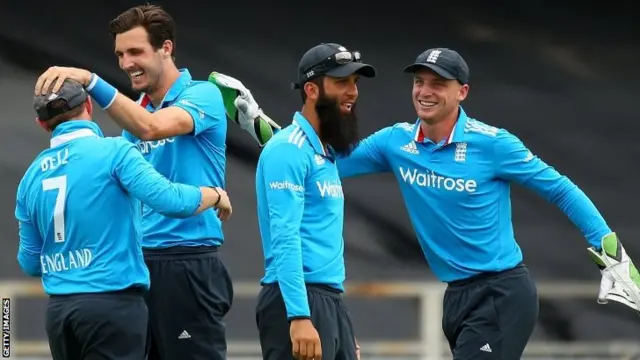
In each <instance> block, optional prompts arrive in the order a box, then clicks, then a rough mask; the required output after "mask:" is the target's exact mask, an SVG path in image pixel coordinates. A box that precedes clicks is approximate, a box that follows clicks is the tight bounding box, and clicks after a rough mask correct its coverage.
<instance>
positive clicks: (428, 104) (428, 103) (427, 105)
mask: <svg viewBox="0 0 640 360" xmlns="http://www.w3.org/2000/svg"><path fill="white" fill-rule="evenodd" d="M418 103H419V104H420V106H422V107H425V108H432V107H434V106H436V105H438V103H436V102H433V101H424V100H418Z"/></svg>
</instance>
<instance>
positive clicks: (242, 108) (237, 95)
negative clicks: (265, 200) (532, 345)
mask: <svg viewBox="0 0 640 360" xmlns="http://www.w3.org/2000/svg"><path fill="white" fill-rule="evenodd" d="M209 81H211V82H212V83H214V84H216V85H217V86H218V87H219V88H220V90H221V91H222V95H223V98H224V103H225V107H226V110H227V115H228V116H229V117H230V118H231V119H232V120H233V121H234V122H236V123H237V124H238V125H240V127H241V128H242V129H244V130H245V131H247V132H249V134H250V135H251V136H252V137H253V138H254V139H255V140H256V141H257V142H258V144H259V145H260V146H261V147H262V146H264V144H266V143H267V141H269V139H271V136H273V134H274V133H275V132H277V131H278V130H280V129H281V126H280V125H278V124H277V123H276V122H275V121H273V120H272V119H271V118H269V117H268V116H267V115H266V114H265V113H264V112H263V111H262V109H261V108H260V106H259V105H258V103H257V102H256V100H255V99H254V98H253V96H252V95H251V91H249V89H247V88H246V87H245V86H244V85H243V84H242V82H240V81H239V80H237V79H235V78H233V77H231V76H228V75H224V74H220V73H217V72H213V73H211V75H210V76H209ZM587 250H588V251H589V254H590V255H591V257H592V259H593V261H594V262H595V263H596V264H597V265H598V267H599V268H600V270H601V272H602V281H601V283H600V292H599V294H598V302H599V303H601V304H606V303H607V301H608V300H612V301H617V302H619V303H622V304H624V305H627V306H629V307H631V308H632V309H635V310H638V311H640V273H638V270H637V268H636V267H635V265H634V264H633V261H632V260H631V258H629V256H628V255H627V252H626V251H625V249H624V247H623V246H622V243H621V242H620V240H619V238H618V236H617V235H616V234H615V233H611V234H608V235H606V236H605V237H604V238H602V244H601V248H600V249H597V248H595V247H590V248H588V249H587Z"/></svg>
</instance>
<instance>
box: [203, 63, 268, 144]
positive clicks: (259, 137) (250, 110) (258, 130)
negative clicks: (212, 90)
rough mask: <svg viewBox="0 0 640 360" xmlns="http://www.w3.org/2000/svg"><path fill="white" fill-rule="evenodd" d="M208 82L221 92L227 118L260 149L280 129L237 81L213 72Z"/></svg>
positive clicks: (249, 92) (247, 90)
mask: <svg viewBox="0 0 640 360" xmlns="http://www.w3.org/2000/svg"><path fill="white" fill-rule="evenodd" d="M209 82H211V83H213V84H215V85H216V86H217V87H218V88H219V89H220V91H221V92H222V98H223V101H224V106H225V110H226V112H227V116H228V117H229V118H230V119H231V120H233V122H235V123H236V124H238V125H240V128H242V129H243V130H245V131H246V132H248V133H249V135H251V137H253V138H254V139H255V140H256V141H257V142H258V145H259V146H260V147H263V146H264V145H265V144H266V143H267V141H269V140H270V139H271V137H272V136H273V134H275V133H276V132H277V131H278V130H280V129H281V127H280V125H278V124H277V123H276V122H275V121H273V120H271V118H269V117H268V116H267V115H266V114H265V113H264V112H262V109H260V106H259V105H258V103H257V102H256V100H255V99H254V98H253V95H251V91H249V89H247V88H246V87H245V86H244V85H243V84H242V82H240V81H239V80H238V79H235V78H233V77H231V76H229V75H224V74H221V73H219V72H215V71H214V72H212V73H211V74H210V75H209Z"/></svg>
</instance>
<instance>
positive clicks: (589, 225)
mask: <svg viewBox="0 0 640 360" xmlns="http://www.w3.org/2000/svg"><path fill="white" fill-rule="evenodd" d="M338 169H339V171H340V176H341V177H342V178H346V177H351V176H358V175H364V174H371V173H379V172H389V171H390V172H393V174H394V175H395V177H396V179H397V180H398V182H399V184H400V190H401V193H402V196H403V197H404V201H405V205H406V207H407V211H408V213H409V216H410V218H411V222H412V224H413V226H414V229H415V231H416V234H417V236H418V240H419V242H420V245H421V247H422V249H423V252H424V255H425V257H426V259H427V261H428V262H429V264H430V266H431V268H432V270H433V272H434V273H435V275H436V276H437V277H438V278H439V279H440V280H441V281H444V282H451V281H454V280H460V279H465V278H469V277H471V276H473V275H476V274H479V273H482V272H491V271H502V270H506V269H509V268H512V267H514V266H516V265H517V264H518V263H520V262H521V261H522V252H521V250H520V247H519V246H518V244H517V242H516V240H515V237H514V233H513V225H512V222H511V200H510V185H509V184H510V182H516V183H518V184H521V185H523V186H524V187H526V188H528V189H530V190H533V191H535V192H536V193H538V194H539V195H540V196H542V197H543V198H544V199H546V200H547V201H549V202H551V203H553V204H555V205H556V206H558V207H559V208H560V209H561V210H562V211H563V212H564V213H565V214H566V215H567V216H568V217H569V218H570V219H571V221H572V222H573V223H574V224H575V225H576V226H577V227H578V228H579V229H580V230H581V231H582V233H583V234H584V236H585V237H586V238H587V240H588V241H589V243H590V244H591V245H594V246H597V247H598V248H599V247H600V240H601V238H602V237H603V236H604V235H606V234H608V233H609V232H611V230H610V229H609V227H608V226H607V224H606V222H605V221H604V219H603V218H602V216H601V215H600V213H599V212H598V210H597V209H596V208H595V206H594V205H593V203H592V202H591V201H590V200H589V198H587V196H586V195H585V194H584V193H583V192H582V191H581V190H580V189H579V188H578V187H577V186H576V185H575V184H574V183H572V182H571V181H570V180H569V179H568V178H567V177H565V176H563V175H561V174H560V173H558V171H556V170H555V169H553V168H552V167H551V166H549V165H547V164H546V163H545V162H544V161H542V160H540V159H539V158H538V157H537V156H535V155H534V154H533V153H532V152H531V151H529V149H527V147H525V145H524V144H523V143H522V142H521V141H520V140H519V139H518V138H517V137H516V136H514V135H512V134H510V133H509V132H507V131H506V130H504V129H498V128H496V127H493V126H489V125H487V124H484V123H482V122H480V121H478V120H475V119H472V118H469V117H467V115H466V114H465V112H464V110H463V109H462V107H460V113H459V117H458V121H457V123H456V125H455V127H454V129H453V132H452V133H451V135H450V136H449V138H448V139H446V140H443V141H441V142H440V143H438V144H435V143H433V142H432V141H430V140H429V139H426V138H425V137H424V135H423V134H422V130H421V128H420V120H418V121H416V122H415V123H414V124H410V123H398V124H396V125H394V126H390V127H387V128H384V129H382V130H379V131H378V132H376V133H374V134H372V135H370V136H369V137H367V138H366V139H364V140H363V141H362V142H361V143H360V145H359V146H358V147H357V148H356V150H355V151H354V152H353V153H352V154H351V155H350V156H349V157H348V158H345V159H340V160H339V161H338Z"/></svg>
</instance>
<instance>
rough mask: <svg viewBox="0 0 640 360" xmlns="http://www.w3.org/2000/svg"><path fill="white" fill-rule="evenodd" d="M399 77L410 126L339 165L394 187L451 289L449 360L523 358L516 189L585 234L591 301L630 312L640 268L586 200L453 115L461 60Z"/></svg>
mask: <svg viewBox="0 0 640 360" xmlns="http://www.w3.org/2000/svg"><path fill="white" fill-rule="evenodd" d="M405 72H407V73H410V74H412V75H413V91H412V99H413V103H414V106H415V109H416V112H417V115H418V119H417V120H416V121H415V122H413V123H398V124H395V125H393V126H389V127H387V128H384V129H382V130H379V131H378V132H376V133H374V134H372V135H370V136H369V137H367V138H365V139H364V140H363V141H361V142H360V143H359V145H358V146H357V147H356V149H355V150H354V151H353V152H352V153H350V154H349V155H348V156H341V157H339V158H338V161H337V165H338V170H339V173H340V177H341V178H347V177H355V176H360V175H365V174H373V173H381V172H392V173H393V174H394V175H395V176H396V178H397V179H398V182H399V184H400V189H401V192H402V195H403V197H404V199H405V204H406V207H407V209H408V212H409V215H410V218H411V221H412V223H413V226H414V228H415V231H416V233H417V236H418V240H419V242H420V245H421V246H422V249H423V251H424V255H425V257H426V259H427V261H428V262H429V264H430V266H431V268H432V270H433V272H434V273H435V275H436V276H437V277H438V279H440V280H441V281H443V282H446V283H447V284H448V287H447V290H446V294H445V298H444V318H443V319H442V322H443V330H444V333H445V335H446V337H447V339H448V341H449V345H450V347H451V350H452V352H453V355H454V358H455V359H461V360H462V359H520V357H521V355H522V353H523V351H524V348H525V346H526V344H527V342H528V340H529V338H530V336H531V334H532V332H533V329H534V326H535V323H536V320H537V316H538V295H537V290H536V286H535V284H534V282H533V281H532V279H531V276H530V274H529V271H528V270H527V267H526V266H525V265H524V263H523V256H522V252H521V249H520V247H519V246H518V244H517V242H516V240H515V238H514V232H513V225H512V221H511V202H510V183H512V182H515V183H517V184H520V185H522V186H525V187H526V188H528V189H531V190H533V191H534V192H536V193H538V194H539V195H540V196H542V197H543V198H545V199H546V200H547V201H549V202H551V203H553V204H555V205H556V206H557V207H558V208H560V210H562V211H563V212H564V213H565V214H566V215H567V216H568V217H569V219H570V220H571V221H572V222H573V223H574V224H575V226H576V227H578V228H579V229H580V231H581V232H582V233H583V234H584V236H585V238H586V239H587V241H588V243H589V248H588V249H587V250H588V251H589V254H590V255H591V258H592V259H593V260H594V261H595V262H596V264H597V266H598V268H599V269H600V271H601V274H602V280H601V283H600V289H599V293H598V303H600V304H606V303H607V302H608V301H609V300H613V301H616V302H620V303H622V304H624V305H627V306H629V307H630V308H632V309H634V310H636V311H638V310H639V307H640V275H639V274H638V270H637V269H636V267H635V266H634V264H633V262H632V261H631V259H630V258H629V256H628V255H627V253H626V251H625V250H624V247H623V246H622V244H621V242H620V240H619V239H618V237H617V235H616V234H615V233H614V232H612V230H611V229H610V228H609V226H608V225H607V223H606V222H605V220H604V219H603V217H602V216H601V214H600V213H599V212H598V210H597V209H596V207H595V206H594V204H593V203H592V202H591V201H590V200H589V198H588V197H587V196H586V195H585V194H584V193H583V192H582V191H581V190H580V189H579V188H578V187H577V186H576V185H575V184H574V183H572V182H571V181H570V180H569V179H568V178H567V177H566V176H563V175H562V174H560V173H559V172H558V171H556V170H555V169H554V168H552V167H551V166H549V165H547V164H546V163H545V162H544V161H543V160H541V159H540V158H538V157H537V156H536V155H534V154H533V153H532V152H531V151H530V150H529V149H528V148H527V147H526V146H525V145H524V144H523V143H522V142H521V141H520V140H519V139H518V138H517V137H516V136H515V135H513V134H511V133H509V132H508V131H507V130H505V129H500V128H496V127H494V126H491V125H488V124H486V123H483V122H481V121H479V120H476V119H474V118H471V117H469V116H468V115H467V114H466V113H465V111H464V110H463V108H462V107H461V106H460V103H461V102H462V101H463V100H464V99H465V98H466V97H467V95H468V93H469V67H468V65H467V63H466V62H465V60H464V59H463V58H462V57H461V56H460V55H459V54H458V53H457V52H456V51H454V50H450V49H446V48H437V49H430V50H427V51H425V52H423V53H421V54H420V55H419V56H418V57H417V59H416V61H415V63H413V64H411V65H410V66H408V67H406V69H405ZM336 103H337V101H336ZM236 106H237V108H238V110H239V111H240V112H241V114H239V117H243V116H257V113H258V112H257V109H259V107H258V105H257V103H256V102H255V100H253V98H249V99H248V100H247V98H240V97H238V98H237V99H236ZM247 109H248V110H247ZM268 145H269V143H267V147H268Z"/></svg>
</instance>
